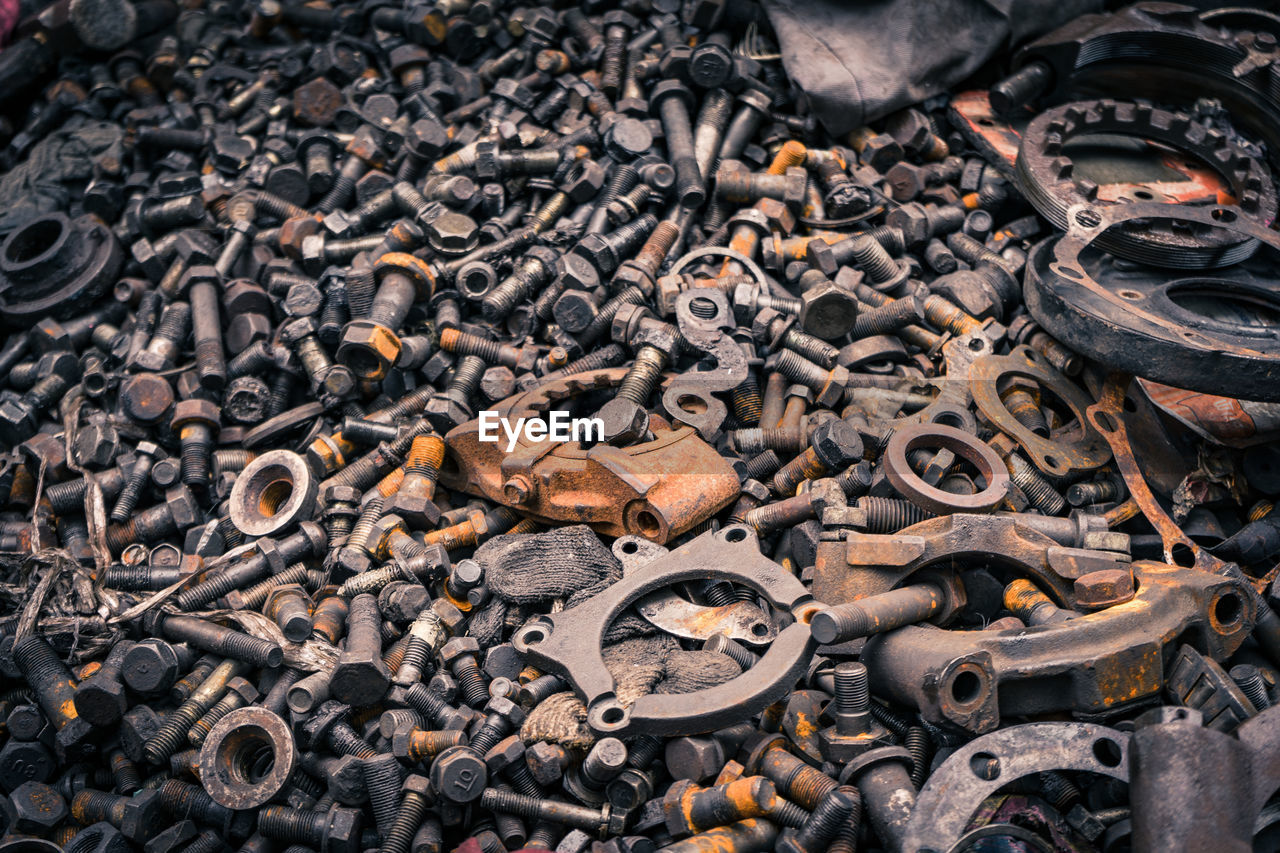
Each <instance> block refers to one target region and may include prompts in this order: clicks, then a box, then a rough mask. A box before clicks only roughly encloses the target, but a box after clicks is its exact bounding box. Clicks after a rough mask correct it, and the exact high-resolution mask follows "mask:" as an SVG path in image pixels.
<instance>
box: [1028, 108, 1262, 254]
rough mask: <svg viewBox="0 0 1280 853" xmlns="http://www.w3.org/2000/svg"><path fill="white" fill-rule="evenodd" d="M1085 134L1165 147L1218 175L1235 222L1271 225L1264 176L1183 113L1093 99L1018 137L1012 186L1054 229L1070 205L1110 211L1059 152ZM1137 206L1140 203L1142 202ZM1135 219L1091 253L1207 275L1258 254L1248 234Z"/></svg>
mask: <svg viewBox="0 0 1280 853" xmlns="http://www.w3.org/2000/svg"><path fill="white" fill-rule="evenodd" d="M1089 134H1120V135H1124V136H1131V137H1138V138H1141V139H1148V140H1153V141H1155V142H1160V143H1164V144H1166V145H1169V146H1171V147H1172V148H1175V149H1177V150H1178V151H1179V152H1180V153H1183V154H1186V155H1190V156H1193V157H1195V158H1197V159H1199V160H1201V161H1203V162H1204V163H1206V164H1208V165H1209V166H1210V167H1211V168H1213V169H1214V170H1215V171H1217V172H1219V173H1221V175H1222V176H1223V177H1224V178H1225V179H1226V181H1227V184H1228V185H1229V186H1230V188H1231V193H1232V195H1233V196H1234V197H1235V198H1236V200H1237V203H1238V204H1239V205H1240V209H1239V215H1241V216H1244V217H1247V218H1250V219H1252V220H1254V221H1255V222H1256V223H1257V224H1258V225H1260V226H1262V227H1265V226H1267V225H1270V224H1271V222H1272V220H1273V219H1275V215H1276V190H1275V185H1274V184H1273V183H1272V181H1271V177H1270V174H1269V171H1268V169H1267V168H1266V166H1264V165H1263V163H1262V162H1261V161H1259V160H1258V159H1257V158H1255V157H1253V156H1251V155H1250V154H1249V153H1248V152H1246V151H1245V150H1244V149H1243V148H1240V147H1239V146H1237V145H1235V144H1234V143H1232V142H1231V141H1230V140H1228V139H1227V138H1226V136H1225V135H1223V134H1222V133H1220V132H1218V131H1216V130H1211V129H1209V128H1207V127H1205V126H1204V125H1203V124H1200V123H1199V122H1196V121H1194V120H1192V118H1191V117H1190V116H1188V115H1186V114H1184V113H1174V112H1169V111H1168V110H1161V109H1156V108H1154V107H1151V106H1146V105H1142V104H1135V103H1128V102H1124V101H1113V100H1098V101H1078V102H1075V103H1070V104H1063V105H1062V106H1059V107H1054V108H1053V109H1049V110H1045V111H1044V112H1042V113H1041V114H1040V115H1038V116H1036V117H1035V118H1034V119H1032V121H1031V123H1030V124H1029V125H1027V129H1026V132H1024V133H1023V135H1022V145H1021V147H1020V148H1019V150H1018V160H1017V163H1016V170H1017V178H1018V184H1019V187H1020V188H1021V189H1022V191H1023V193H1024V194H1025V195H1026V197H1027V200H1028V201H1029V202H1031V205H1032V206H1033V207H1034V208H1035V209H1036V210H1037V211H1038V212H1039V213H1040V215H1041V216H1043V217H1044V218H1045V219H1048V220H1049V221H1050V222H1052V223H1053V224H1054V225H1056V226H1058V228H1060V229H1063V230H1067V229H1069V228H1070V227H1071V219H1070V218H1069V215H1068V214H1069V211H1070V210H1071V209H1072V208H1073V207H1075V206H1076V205H1080V204H1089V205H1092V206H1093V207H1095V208H1096V209H1098V210H1103V209H1105V208H1107V207H1113V206H1116V203H1115V202H1108V201H1103V200H1101V199H1099V198H1098V187H1097V185H1096V184H1094V183H1093V182H1092V181H1089V180H1086V179H1077V178H1075V177H1074V176H1073V174H1072V165H1073V164H1072V162H1071V159H1070V158H1069V157H1068V156H1067V155H1066V154H1065V153H1064V148H1065V146H1066V144H1067V143H1068V142H1070V141H1071V140H1072V139H1073V138H1075V137H1079V136H1084V135H1089ZM1139 192H1141V193H1145V194H1146V195H1148V196H1150V195H1151V194H1150V193H1148V192H1147V191H1145V190H1140V191H1139ZM1136 200H1137V201H1138V202H1142V201H1143V198H1142V196H1138V197H1137V199H1136ZM1165 206H1166V207H1178V205H1165ZM1175 216H1176V214H1175ZM1134 218H1136V217H1130V218H1128V219H1127V220H1126V221H1127V223H1128V224H1127V226H1126V227H1125V228H1117V229H1115V230H1113V231H1110V232H1109V233H1106V234H1103V235H1101V236H1099V238H1098V248H1100V249H1105V250H1106V251H1108V252H1111V253H1113V254H1115V255H1118V256H1120V257H1122V258H1128V259H1130V260H1134V261H1139V262H1141V263H1146V264H1151V265H1152V266H1157V267H1172V268H1176V269H1209V268H1212V267H1222V266H1230V265H1231V264H1234V263H1239V262H1240V261H1243V260H1244V259H1245V258H1248V257H1249V256H1250V255H1252V254H1253V253H1254V251H1255V250H1256V249H1257V247H1258V241H1257V240H1256V239H1255V238H1254V237H1252V236H1251V235H1249V234H1242V233H1240V232H1235V233H1234V234H1228V233H1226V232H1224V231H1222V230H1220V229H1212V228H1204V229H1195V230H1194V231H1192V230H1176V229H1174V228H1172V227H1170V226H1169V225H1167V224H1157V223H1155V222H1151V223H1146V222H1144V223H1135V222H1133V219H1134ZM1209 224H1210V225H1212V223H1209Z"/></svg>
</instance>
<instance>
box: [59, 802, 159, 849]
mask: <svg viewBox="0 0 1280 853" xmlns="http://www.w3.org/2000/svg"><path fill="white" fill-rule="evenodd" d="M159 796H160V795H159V794H157V793H156V792H155V791H141V792H139V793H137V794H135V795H133V796H131V797H126V796H124V795H123V794H110V793H107V792H106V791H93V790H84V791H80V792H79V793H77V794H76V795H75V796H74V797H73V798H72V799H71V816H72V817H73V818H75V820H76V821H77V822H78V823H79V824H80V825H81V826H91V825H92V824H95V823H98V822H99V821H105V822H107V823H109V824H111V825H112V826H114V827H116V828H117V829H119V830H120V832H121V834H123V835H124V836H125V837H126V838H128V839H129V840H130V841H133V842H134V843H142V842H145V841H147V840H148V839H150V838H151V837H152V836H153V835H154V834H155V833H156V832H158V831H159V830H160V829H161V828H162V827H163V826H164V820H165V818H164V815H163V813H162V811H161V809H160V800H159Z"/></svg>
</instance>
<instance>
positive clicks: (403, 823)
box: [379, 791, 427, 853]
mask: <svg viewBox="0 0 1280 853" xmlns="http://www.w3.org/2000/svg"><path fill="white" fill-rule="evenodd" d="M426 814H427V801H426V800H425V799H424V798H423V797H422V795H421V794H417V793H414V792H412V791H411V792H409V793H408V794H405V797H404V802H403V803H401V804H400V809H399V811H397V812H396V815H395V819H394V821H393V822H392V824H391V826H390V828H389V829H388V830H387V832H386V834H385V837H384V838H383V840H382V847H380V848H379V851H380V853H409V845H411V844H412V843H413V836H414V834H415V833H417V831H418V827H419V826H421V825H422V821H423V818H424V817H426Z"/></svg>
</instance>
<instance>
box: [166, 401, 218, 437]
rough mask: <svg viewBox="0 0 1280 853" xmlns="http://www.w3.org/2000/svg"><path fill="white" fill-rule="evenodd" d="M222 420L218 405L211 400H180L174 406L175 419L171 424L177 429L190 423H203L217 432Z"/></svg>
mask: <svg viewBox="0 0 1280 853" xmlns="http://www.w3.org/2000/svg"><path fill="white" fill-rule="evenodd" d="M220 420H221V416H220V413H219V411H218V405H217V404H216V403H214V402H212V401H210V400H201V399H190V400H179V401H178V404H177V405H176V406H174V407H173V419H172V420H171V421H170V422H169V425H170V426H171V427H173V429H175V430H177V429H181V428H182V427H183V426H184V425H185V424H188V423H202V424H204V425H206V426H208V427H209V428H210V429H212V430H214V431H215V432H216V431H217V429H218V425H219V423H220Z"/></svg>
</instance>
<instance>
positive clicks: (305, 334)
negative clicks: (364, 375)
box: [280, 317, 356, 400]
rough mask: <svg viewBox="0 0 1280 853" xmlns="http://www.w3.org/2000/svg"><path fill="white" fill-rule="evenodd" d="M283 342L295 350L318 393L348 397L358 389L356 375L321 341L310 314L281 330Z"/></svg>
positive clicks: (342, 398) (340, 397)
mask: <svg viewBox="0 0 1280 853" xmlns="http://www.w3.org/2000/svg"><path fill="white" fill-rule="evenodd" d="M280 339H281V341H282V342H283V343H284V344H285V345H286V346H288V347H289V348H290V349H292V350H293V353H294V354H295V355H296V356H297V357H298V361H299V362H300V363H301V364H302V369H303V370H305V371H306V373H307V378H308V379H310V380H311V388H312V390H313V391H315V392H320V393H322V394H328V395H331V396H332V397H333V398H334V399H338V400H344V399H346V398H348V397H350V396H351V395H352V394H353V393H355V391H356V378H355V376H354V375H352V373H351V370H350V369H348V368H347V367H346V366H345V365H341V364H334V363H333V361H332V360H331V359H330V358H329V353H328V352H327V351H326V350H325V348H324V345H323V344H321V343H320V338H319V337H318V336H317V327H316V323H315V321H314V320H312V319H311V318H310V317H300V318H298V319H296V320H292V321H290V322H288V323H286V324H284V325H283V326H282V327H281V329H280Z"/></svg>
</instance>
